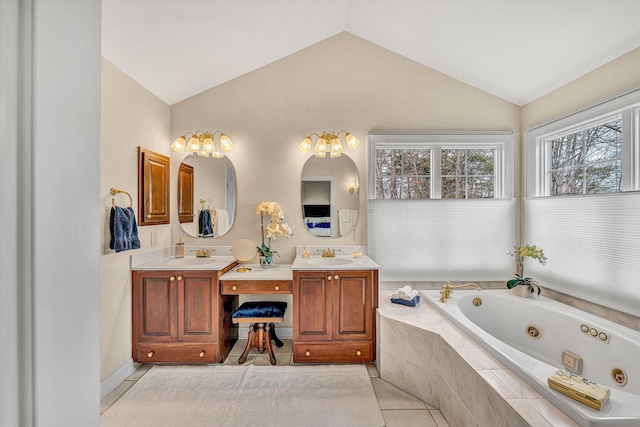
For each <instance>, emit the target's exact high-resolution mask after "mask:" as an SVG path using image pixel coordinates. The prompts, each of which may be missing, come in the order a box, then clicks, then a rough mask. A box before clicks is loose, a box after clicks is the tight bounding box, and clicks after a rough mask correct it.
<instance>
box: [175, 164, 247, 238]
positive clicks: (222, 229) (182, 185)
mask: <svg viewBox="0 0 640 427" xmlns="http://www.w3.org/2000/svg"><path fill="white" fill-rule="evenodd" d="M176 188H177V189H178V219H179V221H180V225H181V226H182V229H183V230H184V232H185V233H187V234H188V235H190V236H192V237H202V238H211V237H220V236H223V235H224V234H226V233H227V232H228V231H229V230H230V229H231V226H232V225H233V221H234V219H235V214H236V174H235V171H234V169H233V164H231V160H229V159H228V158H227V157H222V158H220V159H214V158H212V157H202V156H198V155H195V154H190V155H188V156H187V157H185V158H184V160H183V161H182V163H180V170H179V171H178V185H177V187H176Z"/></svg>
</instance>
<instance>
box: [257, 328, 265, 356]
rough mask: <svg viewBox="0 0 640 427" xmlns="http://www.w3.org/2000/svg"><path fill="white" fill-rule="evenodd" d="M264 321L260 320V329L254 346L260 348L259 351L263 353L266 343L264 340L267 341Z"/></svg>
mask: <svg viewBox="0 0 640 427" xmlns="http://www.w3.org/2000/svg"><path fill="white" fill-rule="evenodd" d="M264 325H265V324H264V323H262V322H260V323H258V331H257V334H256V342H255V344H254V347H256V348H257V349H258V353H260V354H262V353H264V350H265V348H266V347H265V345H264V341H265V334H264Z"/></svg>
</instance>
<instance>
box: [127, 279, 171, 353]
mask: <svg viewBox="0 0 640 427" xmlns="http://www.w3.org/2000/svg"><path fill="white" fill-rule="evenodd" d="M175 281H176V274H175V272H173V271H150V272H144V273H142V272H140V273H139V272H134V273H133V339H134V345H135V343H137V342H173V341H176V339H177V336H178V328H177V319H178V311H177V308H178V306H177V292H176V291H177V288H176V287H175V286H174V282H175Z"/></svg>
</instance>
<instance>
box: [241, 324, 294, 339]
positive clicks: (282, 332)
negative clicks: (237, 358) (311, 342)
mask: <svg viewBox="0 0 640 427" xmlns="http://www.w3.org/2000/svg"><path fill="white" fill-rule="evenodd" d="M248 335H249V327H246V328H238V339H241V340H246V339H247V336H248ZM276 335H278V338H280V339H281V340H284V339H287V340H290V339H291V338H293V327H291V326H278V325H276Z"/></svg>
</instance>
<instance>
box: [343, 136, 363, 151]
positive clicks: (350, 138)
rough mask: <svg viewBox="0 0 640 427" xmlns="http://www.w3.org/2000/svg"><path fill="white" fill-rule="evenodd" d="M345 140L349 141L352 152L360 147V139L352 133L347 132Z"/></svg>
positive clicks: (348, 144)
mask: <svg viewBox="0 0 640 427" xmlns="http://www.w3.org/2000/svg"><path fill="white" fill-rule="evenodd" d="M345 139H346V140H347V146H348V147H349V148H350V149H352V150H353V149H354V148H356V147H357V146H358V145H360V141H359V140H358V138H356V137H355V136H353V134H352V133H348V132H347V135H346V137H345Z"/></svg>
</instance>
